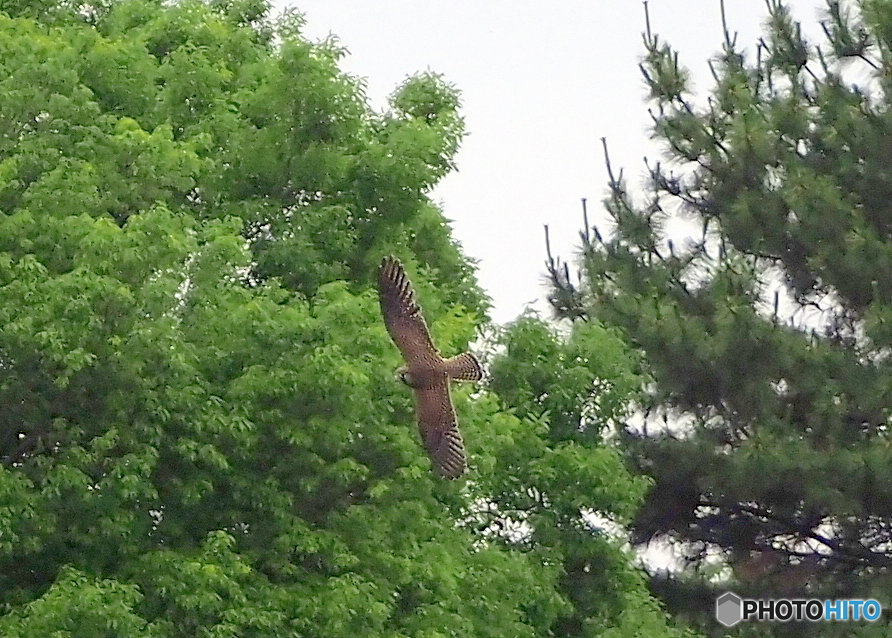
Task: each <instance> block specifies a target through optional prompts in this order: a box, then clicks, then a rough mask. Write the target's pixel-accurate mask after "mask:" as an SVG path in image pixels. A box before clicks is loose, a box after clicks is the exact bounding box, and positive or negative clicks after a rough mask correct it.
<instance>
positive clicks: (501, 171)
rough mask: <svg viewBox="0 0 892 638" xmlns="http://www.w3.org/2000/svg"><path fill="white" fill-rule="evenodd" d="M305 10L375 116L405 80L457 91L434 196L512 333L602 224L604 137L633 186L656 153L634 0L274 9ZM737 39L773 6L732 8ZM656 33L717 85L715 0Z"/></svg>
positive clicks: (703, 86)
mask: <svg viewBox="0 0 892 638" xmlns="http://www.w3.org/2000/svg"><path fill="white" fill-rule="evenodd" d="M788 4H789V6H791V7H792V9H793V12H794V15H795V17H796V18H797V19H799V20H800V21H802V22H803V31H804V32H805V33H806V34H808V35H811V40H812V42H814V41H816V40H818V36H819V34H820V29H819V27H818V26H817V17H818V16H819V11H820V9H821V8H822V7H823V6H824V2H823V1H820V0H794V1H792V2H789V3H788ZM276 6H277V7H279V8H281V7H284V6H295V7H297V9H298V10H300V11H301V12H302V13H304V14H305V16H306V19H307V26H306V29H305V34H306V35H307V36H308V37H309V38H310V39H312V40H318V39H322V38H324V37H326V36H328V35H329V34H334V35H336V36H337V37H338V39H339V40H340V42H341V44H343V45H344V46H346V47H347V48H348V50H349V51H350V55H349V56H348V57H347V58H346V60H344V63H343V65H342V68H343V69H344V70H345V71H347V72H348V73H351V74H354V75H359V76H362V77H364V78H365V79H366V81H367V85H368V97H369V99H370V101H371V104H372V105H373V106H374V107H375V108H378V109H383V108H384V106H385V104H386V97H387V95H388V94H390V93H391V92H392V91H393V90H394V88H395V87H396V86H397V85H399V84H400V83H401V82H402V81H403V80H404V79H405V78H406V76H408V75H411V74H413V73H415V72H417V71H423V70H426V69H430V70H432V71H435V72H437V73H442V74H443V75H444V76H445V78H446V79H447V80H448V81H449V82H452V83H453V84H455V85H456V86H457V87H458V88H459V89H460V90H461V92H462V97H463V104H464V109H463V113H464V116H465V118H466V120H467V128H468V131H469V135H468V137H467V138H466V140H465V142H464V144H463V146H462V149H461V151H460V152H459V155H458V167H459V170H458V172H457V173H454V174H452V175H450V176H449V177H447V178H446V179H445V180H444V181H443V183H442V184H441V185H440V186H439V187H438V188H437V189H436V191H435V192H434V197H435V199H437V200H438V201H439V202H440V203H441V204H442V207H443V211H444V213H445V215H446V217H447V218H449V219H451V220H453V228H454V230H455V236H456V237H457V238H458V240H459V241H460V242H461V243H462V245H463V246H464V249H465V251H466V252H467V254H468V255H470V256H471V257H473V258H475V259H477V260H479V268H480V270H479V279H480V283H481V285H482V286H483V288H484V289H485V290H486V291H487V292H488V294H489V295H490V296H491V297H492V298H493V302H494V309H493V312H492V316H493V319H495V320H496V321H498V322H506V321H510V320H511V319H513V318H514V317H515V316H517V314H518V313H520V312H521V311H522V310H523V308H524V306H525V305H526V304H528V303H530V302H534V301H536V300H539V302H538V303H537V304H536V306H535V307H537V308H539V309H540V310H544V309H545V308H546V306H545V305H544V304H543V303H542V301H541V299H542V297H543V295H544V287H543V285H542V283H543V279H542V275H543V270H544V266H543V264H544V260H545V248H544V236H543V230H542V226H543V224H548V225H549V226H550V227H551V234H552V248H553V249H554V252H555V253H558V254H560V255H561V256H563V257H565V258H566V257H574V256H575V253H576V247H577V246H578V243H579V242H578V232H579V230H580V229H581V223H582V213H581V206H580V199H581V198H583V197H586V198H588V200H589V215H590V219H592V220H593V221H595V220H597V219H598V211H599V210H600V209H601V204H600V202H601V200H602V199H603V197H604V195H605V192H606V183H607V173H606V169H605V167H604V161H603V153H602V149H601V143H600V138H601V137H606V138H607V141H608V145H609V147H610V155H611V162H612V164H613V167H614V170H617V169H618V168H624V171H625V172H624V174H625V175H626V176H627V177H628V178H629V181H630V186H633V187H634V186H636V185H637V184H639V183H640V182H641V180H642V178H643V175H644V170H645V169H644V163H643V157H644V156H648V157H649V158H651V159H658V158H659V157H660V149H659V147H657V146H655V145H654V144H653V143H652V142H650V140H649V134H648V126H649V123H650V119H649V116H648V114H647V105H646V103H645V92H644V84H643V80H642V77H641V73H640V71H639V69H638V62H639V60H640V57H641V55H642V54H643V52H644V47H643V44H642V38H641V33H642V31H643V30H644V26H645V22H644V9H643V6H642V3H641V2H638V1H637V0H587V1H584V2H583V1H580V0H555V1H552V2H545V1H544V0H538V1H532V0H512V1H508V0H487V1H484V2H481V1H480V0H415V1H411V2H409V1H407V0H377V1H376V2H369V1H368V0H294V1H293V2H292V0H287V1H285V2H283V0H278V1H277V4H276ZM725 7H726V15H727V20H728V24H729V27H730V28H731V30H732V31H736V32H737V33H738V43H740V44H743V45H746V46H747V47H748V48H749V49H750V50H752V45H753V44H754V43H755V41H756V39H757V38H758V36H759V34H760V33H761V25H762V22H763V21H764V19H765V16H766V7H765V3H764V2H763V1H762V0H725ZM649 10H650V21H651V29H652V31H654V32H655V33H657V34H659V35H660V36H661V37H662V38H664V39H666V40H668V41H669V42H670V43H671V44H672V45H673V46H674V47H675V48H676V49H677V50H678V51H679V52H680V61H681V62H682V63H683V64H684V65H685V66H687V67H688V68H689V69H690V70H691V71H692V73H693V76H694V79H695V85H694V86H695V89H696V90H697V93H698V95H699V96H701V97H702V96H705V95H706V92H707V91H708V89H709V87H710V80H711V76H710V75H709V71H708V67H707V61H708V60H709V59H710V57H712V56H714V55H715V54H716V53H717V52H718V51H719V49H720V47H721V43H722V29H721V16H720V11H719V2H718V0H650V2H649Z"/></svg>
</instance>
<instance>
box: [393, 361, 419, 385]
mask: <svg viewBox="0 0 892 638" xmlns="http://www.w3.org/2000/svg"><path fill="white" fill-rule="evenodd" d="M396 377H397V379H399V380H400V381H402V382H403V383H405V384H406V385H407V386H409V387H410V388H414V387H415V383H414V382H415V377H414V376H413V375H412V373H411V372H409V368H408V367H407V366H401V367H399V368H397V369H396Z"/></svg>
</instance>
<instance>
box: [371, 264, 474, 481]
mask: <svg viewBox="0 0 892 638" xmlns="http://www.w3.org/2000/svg"><path fill="white" fill-rule="evenodd" d="M378 298H379V300H380V301H381V312H382V314H383V315H384V325H386V326H387V332H389V333H390V336H391V338H392V339H393V342H394V343H395V344H396V347H397V348H399V350H400V352H401V353H402V355H403V359H404V360H405V361H406V365H404V366H402V367H400V368H399V369H398V370H397V374H398V375H399V377H400V379H401V380H402V381H403V383H405V384H406V385H408V386H409V387H410V388H412V389H413V390H414V391H415V412H416V415H417V417H418V429H419V431H420V432H421V439H422V440H423V441H424V447H425V448H426V449H427V453H428V455H429V456H430V457H431V461H432V462H433V464H434V469H435V470H436V471H437V473H438V474H439V475H440V476H442V477H444V478H449V479H454V478H458V477H459V476H461V474H462V472H464V470H465V463H466V454H465V445H464V442H463V441H462V438H461V432H459V429H458V419H457V418H456V416H455V407H454V406H453V405H452V397H450V395H449V382H450V381H452V380H454V381H479V380H480V379H482V378H483V368H481V367H480V362H479V361H478V360H477V357H475V356H474V355H472V354H471V353H470V352H464V353H462V354H460V355H458V356H455V357H452V358H451V359H444V358H443V357H442V356H441V355H440V351H439V350H437V349H436V348H435V347H434V343H433V341H432V340H431V335H430V332H429V331H428V329H427V324H426V323H425V322H424V317H423V316H422V315H421V308H420V307H419V305H418V303H417V302H416V301H415V291H414V290H412V283H411V282H410V281H409V278H408V277H407V276H406V272H405V271H404V270H403V265H402V264H401V263H400V262H399V260H397V259H394V258H393V257H385V258H384V260H383V261H382V262H381V266H380V267H379V268H378Z"/></svg>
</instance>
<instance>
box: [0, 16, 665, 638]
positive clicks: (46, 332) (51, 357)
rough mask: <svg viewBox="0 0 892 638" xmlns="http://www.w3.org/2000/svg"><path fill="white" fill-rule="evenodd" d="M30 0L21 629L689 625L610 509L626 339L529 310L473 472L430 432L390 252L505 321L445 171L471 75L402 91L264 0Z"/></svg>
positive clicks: (5, 447) (442, 304) (18, 44)
mask: <svg viewBox="0 0 892 638" xmlns="http://www.w3.org/2000/svg"><path fill="white" fill-rule="evenodd" d="M0 8H2V10H3V11H4V12H5V13H0V65H2V73H0V96H2V99H0V369H2V374H0V404H2V405H3V406H4V409H3V410H2V411H0V635H3V636H5V637H9V638H26V637H27V638H31V637H34V638H36V637H40V638H43V637H45V636H53V635H65V636H73V637H83V638H87V637H89V638H94V637H96V636H119V637H122V638H137V637H140V638H145V637H152V636H159V637H160V636H165V637H177V636H183V637H187V636H188V637H193V636H201V637H206V638H211V637H219V638H222V637H223V636H245V637H252V638H260V637H266V636H270V637H272V636H276V637H281V636H304V635H313V636H325V637H336V636H357V635H381V636H392V637H394V638H395V637H398V636H418V637H422V636H423V637H426V638H434V637H436V636H446V635H461V636H518V637H521V636H546V635H552V634H557V635H573V636H594V635H599V636H600V635H604V636H637V635H642V633H644V634H647V635H652V636H672V635H678V634H679V633H680V632H678V631H676V630H674V629H672V628H671V627H669V626H668V625H667V621H666V618H665V616H664V614H663V612H662V611H661V610H660V609H659V608H658V606H657V604H656V603H655V602H654V600H653V599H652V598H651V597H650V596H649V595H648V594H647V593H646V591H645V589H644V583H643V581H642V578H641V576H640V574H639V573H638V572H637V571H635V570H634V569H633V568H632V567H631V566H630V564H629V560H628V557H627V556H626V554H625V553H624V552H623V551H622V550H621V548H620V546H619V544H618V543H617V542H615V541H612V540H610V538H609V536H608V535H607V534H604V533H598V532H597V530H595V529H594V528H593V525H594V523H592V522H591V521H592V520H593V519H591V516H590V515H589V513H597V514H598V515H599V516H600V517H601V518H603V519H605V520H613V521H616V522H620V523H621V522H622V521H623V520H624V519H625V518H627V517H628V514H629V512H631V511H632V509H633V507H634V504H635V503H636V502H637V500H638V499H639V498H640V495H641V491H642V489H643V485H642V481H641V480H638V479H633V478H632V477H631V476H630V475H629V474H628V473H627V472H626V471H625V470H624V469H623V467H622V463H621V459H620V457H619V455H618V454H617V453H616V452H615V451H614V450H611V449H610V448H608V447H607V446H605V445H604V444H603V441H602V440H601V438H600V434H599V433H600V432H601V431H602V429H603V426H604V424H605V423H606V421H607V420H610V419H616V418H619V416H618V415H619V411H620V410H621V406H622V405H624V397H625V394H626V393H628V392H631V391H632V389H633V388H635V387H637V384H638V383H639V379H638V374H637V372H636V370H635V368H634V367H633V366H631V363H630V359H629V357H628V356H627V355H626V354H624V350H623V349H622V348H621V347H620V345H619V342H618V341H617V340H616V339H615V337H613V336H611V335H607V334H606V333H605V334H604V335H602V336H601V337H600V338H599V339H598V341H597V343H593V342H591V341H586V342H585V344H584V345H582V346H577V345H574V344H573V343H571V344H570V345H562V344H560V343H559V342H558V340H557V338H556V336H555V335H554V333H552V332H551V331H550V330H548V329H546V328H545V327H544V324H542V323H541V322H536V321H533V320H530V319H525V320H523V321H522V322H519V323H518V324H517V325H516V326H515V327H514V328H512V329H510V330H509V331H508V332H507V333H506V334H507V337H506V339H507V341H505V343H504V344H502V345H498V346H497V348H496V349H497V350H498V352H499V353H500V354H498V355H497V356H495V360H494V366H495V370H496V376H495V377H494V381H493V383H494V389H495V391H494V392H493V391H488V390H479V391H477V392H476V393H472V392H471V391H470V390H469V389H464V390H459V391H458V392H457V404H458V408H459V411H460V413H461V419H462V423H463V425H464V428H465V431H466V435H467V439H468V443H469V446H470V452H471V456H472V461H473V465H474V468H473V472H472V473H471V476H470V478H468V479H465V480H462V481H459V482H456V483H447V482H443V481H440V480H438V479H437V478H436V477H434V476H432V473H431V472H430V468H429V464H428V461H427V459H426V458H425V456H424V454H423V452H422V451H421V448H420V446H419V445H418V441H417V434H416V433H415V432H414V429H415V428H414V425H413V421H414V410H413V406H412V404H411V396H410V394H409V393H408V392H407V391H406V390H405V388H403V387H401V386H400V384H399V383H398V381H397V380H396V379H395V378H394V376H393V374H392V371H393V369H394V368H396V367H397V365H398V357H399V355H398V353H397V351H396V349H395V348H394V347H393V345H392V343H391V342H390V340H389V338H388V336H387V334H386V331H385V329H384V327H383V324H382V322H381V320H380V313H379V309H378V302H377V299H376V294H375V292H374V291H373V290H372V289H371V281H372V276H373V273H374V271H375V267H376V266H377V263H378V261H379V260H380V258H381V256H382V255H383V254H387V253H391V252H392V253H396V254H398V255H399V256H400V257H401V258H402V259H403V260H404V262H405V263H406V264H407V267H408V268H409V270H410V271H411V273H412V275H413V280H414V281H415V283H416V285H417V288H418V289H419V295H420V296H421V297H422V298H423V300H424V303H425V311H426V315H427V318H428V320H429V321H430V323H431V328H432V330H433V332H434V333H435V336H436V339H437V342H438V343H439V344H440V345H441V347H443V349H444V351H445V352H447V353H451V352H455V351H459V350H462V349H464V348H465V347H466V346H467V343H468V342H469V341H470V340H471V339H472V338H474V336H475V334H476V330H477V328H478V327H479V326H481V325H482V324H483V322H484V320H485V312H486V308H487V299H486V297H485V295H484V294H483V293H482V291H481V290H480V289H479V288H478V286H477V284H476V281H475V279H474V276H473V266H472V264H471V263H470V261H469V260H468V259H467V257H465V256H464V255H463V254H462V253H461V251H460V250H459V247H458V245H457V244H456V242H455V241H454V240H453V239H452V237H451V234H450V230H449V227H448V225H447V224H446V222H445V220H444V218H443V216H442V215H441V213H440V212H439V210H438V209H437V208H436V207H435V206H434V205H433V204H432V203H431V201H430V199H429V198H428V195H427V194H428V192H429V190H430V188H431V187H432V186H433V185H434V184H435V183H436V182H437V181H438V180H439V179H440V178H441V177H442V176H443V175H444V174H445V173H446V172H447V171H448V170H449V169H450V168H451V166H452V162H453V157H454V154H455V151H456V149H457V147H458V144H459V142H460V140H461V136H462V131H463V124H462V120H461V117H460V116H459V114H458V106H459V98H458V94H457V92H456V91H455V89H453V88H452V87H450V86H449V85H448V84H446V83H444V82H443V81H442V80H441V79H440V78H438V77H437V76H435V75H432V74H422V75H420V76H416V77H414V78H412V79H410V80H408V81H407V82H406V83H405V84H404V85H403V86H401V87H400V88H398V89H397V91H396V92H395V94H394V96H393V98H392V101H391V108H390V110H389V112H387V113H384V114H378V113H374V112H372V111H371V110H370V109H369V108H368V107H367V105H366V102H365V99H364V96H363V93H362V86H361V82H359V81H358V80H357V79H355V78H351V77H349V76H347V75H345V74H343V73H342V72H341V71H340V70H339V69H338V60H339V58H340V56H341V55H342V49H340V48H339V47H338V46H337V44H336V43H335V42H334V41H326V42H322V43H316V44H314V43H310V42H308V41H307V40H306V39H304V38H303V37H302V36H301V34H300V26H301V20H300V18H299V16H297V15H285V16H284V17H282V18H281V19H278V20H272V19H269V18H268V17H267V15H266V14H267V11H268V7H267V5H265V4H264V3H262V2H255V1H252V0H244V1H238V0H235V1H232V2H229V1H219V2H211V3H200V2H195V1H190V0H184V1H183V2H179V3H173V4H171V3H161V2H157V1H155V0H127V1H123V2H110V3H97V4H89V5H79V4H74V3H69V2H61V3H58V2H49V1H47V2H40V3H30V2H29V3H16V2H3V3H2V4H0ZM599 344H600V345H599ZM548 353H551V355H554V356H555V357H557V358H556V359H554V360H549V359H548V356H551V355H549V354H548ZM608 355H609V356H608ZM543 356H545V358H544V359H543V358H542V357H543ZM602 359H603V360H602ZM558 361H562V362H564V363H566V364H567V367H566V369H565V370H562V369H561V367H560V365H559V364H558V363H556V362H558ZM608 362H609V365H608ZM583 426H584V427H583ZM584 514H585V515H584ZM511 525H516V530H515V531H516V533H506V530H507V529H508V528H509V527H510V526H511Z"/></svg>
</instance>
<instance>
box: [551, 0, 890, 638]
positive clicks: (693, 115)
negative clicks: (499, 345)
mask: <svg viewBox="0 0 892 638" xmlns="http://www.w3.org/2000/svg"><path fill="white" fill-rule="evenodd" d="M769 10H770V14H769V17H768V20H767V22H766V34H765V36H764V38H763V39H762V40H760V42H759V45H758V47H757V48H756V51H755V55H750V56H748V55H746V54H744V53H743V52H742V51H741V50H740V49H738V48H737V46H736V45H735V42H734V41H733V39H732V38H730V37H728V38H727V41H726V43H725V46H724V48H723V50H722V52H721V54H720V55H719V56H718V57H717V58H716V59H715V60H714V61H713V63H712V69H713V72H714V78H715V85H714V87H713V89H712V91H711V94H710V96H709V99H708V101H707V103H706V104H705V105H703V106H700V107H698V106H696V105H695V104H694V103H693V102H692V98H691V97H690V91H689V88H688V74H687V72H686V71H685V70H684V69H683V68H682V67H680V66H679V64H678V60H677V55H676V54H675V53H674V52H673V51H672V49H671V48H670V47H669V46H668V45H666V44H664V43H663V42H662V41H660V40H659V39H658V37H657V36H656V35H651V34H648V37H647V38H646V42H647V55H646V58H645V60H644V63H643V65H642V69H643V71H644V74H645V77H646V79H647V83H648V87H649V89H650V97H651V99H652V101H653V104H654V111H653V113H654V135H655V137H656V138H657V139H658V140H659V141H661V142H662V143H663V144H664V146H665V147H666V149H667V151H668V155H669V162H668V163H665V164H657V165H651V166H650V169H651V170H650V176H651V180H650V183H649V188H648V190H647V192H646V197H644V198H641V199H638V200H636V198H633V197H632V196H630V194H629V193H628V191H627V189H626V186H625V184H624V182H623V180H622V179H621V177H619V178H613V177H611V184H610V188H611V190H610V195H609V197H608V199H607V200H606V208H607V211H608V212H609V214H610V216H611V217H612V221H613V223H614V224H613V227H612V229H611V233H610V234H609V235H608V236H605V237H602V236H601V235H600V234H599V233H597V231H595V233H594V236H590V234H589V233H590V232H591V231H590V230H588V229H587V230H586V231H585V232H584V233H583V240H584V245H583V254H582V259H581V270H580V274H581V285H576V284H574V283H572V282H571V281H570V279H569V277H568V276H567V273H566V270H565V269H564V268H562V267H561V266H560V265H559V264H557V263H555V264H553V265H552V268H551V278H552V281H553V284H554V287H553V295H552V296H553V302H554V305H555V308H557V309H558V310H559V311H560V313H561V314H563V315H565V316H570V317H574V316H575V317H583V318H591V319H593V318H598V319H600V320H601V321H603V322H605V323H606V324H607V325H611V326H615V327H618V328H620V329H621V330H622V331H623V333H624V334H625V335H627V336H628V338H629V339H630V340H631V342H632V343H633V344H634V345H636V346H638V347H639V348H641V349H642V350H643V351H644V352H645V353H646V359H647V361H648V364H649V369H650V372H651V374H652V375H653V381H654V383H653V385H652V387H651V391H650V393H649V397H648V400H647V401H646V402H644V407H645V408H647V411H648V414H649V417H650V418H649V422H648V427H647V428H646V429H645V430H641V429H637V430H634V429H630V430H629V431H627V432H626V435H625V449H626V451H627V453H628V457H629V459H630V462H631V463H632V464H633V466H635V467H636V468H637V469H638V471H640V472H642V473H644V474H646V475H649V476H651V477H652V478H653V479H654V485H653V487H652V489H651V490H650V493H649V495H648V497H647V499H646V501H645V504H644V506H643V508H642V509H641V510H640V511H639V512H638V514H637V516H636V518H635V524H634V530H635V536H636V538H637V540H638V541H646V540H648V539H652V538H655V537H659V538H668V539H672V540H675V541H678V549H679V551H680V552H682V553H683V554H685V555H686V557H687V558H688V559H690V560H691V561H692V565H693V566H694V567H696V568H697V569H698V570H699V573H700V575H701V576H703V577H706V576H709V575H710V573H711V572H710V565H712V568H713V573H714V567H715V560H714V558H715V556H716V550H717V551H718V552H719V555H720V556H721V557H722V558H723V560H724V562H725V564H726V565H727V566H729V567H730V568H731V570H732V572H733V576H732V579H733V580H732V582H731V584H733V586H734V587H735V589H736V590H737V591H738V592H739V593H741V594H753V595H758V596H769V595H771V594H787V595H789V594H799V595H802V594H806V595H818V596H873V597H876V598H878V599H879V600H880V601H881V602H882V603H883V604H884V605H885V606H886V607H888V606H889V605H890V603H892V584H890V582H889V579H888V571H889V567H890V566H892V554H890V541H892V489H890V483H889V481H890V477H892V447H890V445H889V432H888V429H889V424H890V419H892V394H890V389H892V367H890V362H889V356H888V355H889V349H890V346H892V331H890V329H889V326H890V325H892V258H890V257H892V209H890V201H892V199H890V195H892V180H890V173H889V169H888V167H889V165H890V159H892V156H890V152H892V119H890V118H892V116H890V110H889V91H890V88H892V87H890V86H889V77H890V71H892V3H890V2H888V1H887V0H863V1H862V2H858V3H840V2H830V3H828V11H827V13H826V15H825V16H824V18H823V22H822V26H823V28H824V31H825V34H826V38H827V39H826V42H825V44H824V45H823V46H822V47H821V48H818V47H815V46H813V45H811V44H810V43H808V42H806V41H805V40H804V39H803V37H802V35H801V31H800V28H799V25H798V24H796V23H794V22H793V21H792V19H791V17H790V13H789V11H788V9H787V8H785V7H784V6H783V5H782V4H780V3H777V2H774V1H772V2H769ZM854 81H857V84H854V83H852V82H854ZM677 217H680V218H682V219H684V220H685V221H687V222H688V223H690V224H692V225H695V226H693V227H695V228H699V229H700V232H699V233H694V234H693V236H692V237H691V238H689V239H687V240H685V241H680V240H679V238H678V237H677V236H676V237H674V238H673V237H672V231H671V230H670V228H669V227H668V222H669V221H670V220H672V219H673V218H677ZM661 419H666V426H667V427H660V420H661ZM709 582H712V583H713V585H709V584H708V583H709ZM715 582H716V581H715V580H712V581H707V580H705V579H704V580H695V581H694V582H691V581H688V582H685V583H679V582H672V581H671V580H670V581H669V582H662V583H659V587H660V588H661V589H662V592H663V594H664V597H665V599H666V600H667V601H670V603H671V606H673V607H675V608H676V609H679V610H683V611H687V612H690V611H694V612H698V611H699V612H702V613H703V614H706V615H711V613H712V607H711V606H712V604H713V600H714V593H715V591H716V589H715V588H716V587H718V589H717V591H722V590H724V589H726V588H727V587H728V586H729V584H728V583H727V582H724V581H723V582H720V583H719V584H718V585H717V586H716V585H715ZM782 629H783V631H784V632H791V631H794V630H793V628H791V627H784V628H782ZM815 629H816V628H815V626H809V627H805V628H802V629H801V631H803V632H805V633H804V634H803V635H815V634H814V633H810V632H814V631H815ZM766 631H767V628H766ZM779 631H780V630H779ZM822 631H824V632H825V633H822V634H821V635H843V634H844V635H850V634H849V632H850V631H851V628H845V629H844V630H843V629H841V628H838V627H837V628H836V629H833V628H832V627H830V626H827V627H825V628H824V629H823V630H822ZM840 631H842V632H843V633H842V634H837V633H834V632H840ZM872 631H876V633H871V634H870V635H886V634H887V633H888V628H887V627H885V628H875V629H874V630H872ZM721 633H722V635H724V633H723V632H721ZM794 633H795V632H794ZM783 635H793V634H791V633H784V634H783ZM859 635H860V634H859ZM865 635H867V634H865Z"/></svg>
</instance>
